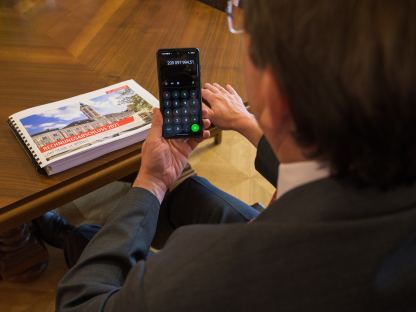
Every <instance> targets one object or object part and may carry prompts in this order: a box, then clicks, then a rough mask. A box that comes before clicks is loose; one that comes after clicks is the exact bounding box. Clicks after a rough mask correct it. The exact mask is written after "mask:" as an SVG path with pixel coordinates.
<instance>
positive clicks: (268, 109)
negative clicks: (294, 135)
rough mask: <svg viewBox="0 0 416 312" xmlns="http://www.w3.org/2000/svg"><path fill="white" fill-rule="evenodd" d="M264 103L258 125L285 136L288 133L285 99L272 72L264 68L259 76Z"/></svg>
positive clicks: (288, 119)
mask: <svg viewBox="0 0 416 312" xmlns="http://www.w3.org/2000/svg"><path fill="white" fill-rule="evenodd" d="M259 86H260V88H261V90H260V94H262V99H263V101H264V103H263V105H262V107H263V110H262V111H261V112H260V116H259V123H260V124H261V125H262V127H264V128H267V129H269V130H271V131H272V132H274V133H277V134H282V135H283V134H286V133H287V131H290V130H291V129H290V126H291V125H290V124H291V118H290V112H289V107H288V104H287V101H286V98H285V97H284V95H283V94H282V92H281V90H280V86H279V84H278V81H277V79H276V78H275V76H274V74H273V72H272V70H271V69H270V68H266V69H265V70H264V71H263V73H262V74H261V83H260V84H259Z"/></svg>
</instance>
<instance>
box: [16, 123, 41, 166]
mask: <svg viewBox="0 0 416 312" xmlns="http://www.w3.org/2000/svg"><path fill="white" fill-rule="evenodd" d="M9 124H10V125H11V126H12V127H13V129H14V130H15V131H16V132H17V133H18V134H19V136H20V138H21V139H22V141H23V143H24V144H25V145H26V147H27V149H28V150H29V151H30V153H31V154H32V156H33V159H34V160H35V161H36V162H37V164H38V165H39V166H40V165H42V162H41V161H40V158H39V157H38V156H37V154H36V152H35V151H34V150H33V148H32V147H31V145H30V144H29V142H28V140H27V138H26V136H25V134H24V133H23V131H22V130H20V128H19V127H18V126H17V123H16V121H15V120H14V119H13V117H10V118H9Z"/></svg>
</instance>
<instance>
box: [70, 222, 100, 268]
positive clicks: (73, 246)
mask: <svg viewBox="0 0 416 312" xmlns="http://www.w3.org/2000/svg"><path fill="white" fill-rule="evenodd" d="M100 229H101V226H100V225H97V224H82V225H80V226H79V227H77V228H75V229H74V230H72V231H71V232H69V233H68V234H67V235H66V236H65V240H64V256H65V261H66V264H67V266H68V268H71V267H72V266H73V265H74V264H75V263H76V262H77V261H78V259H79V257H80V256H81V253H82V251H83V250H84V249H85V247H86V246H87V244H88V243H89V241H90V240H91V239H92V238H93V237H94V235H95V234H96V233H97V232H98V231H99V230H100Z"/></svg>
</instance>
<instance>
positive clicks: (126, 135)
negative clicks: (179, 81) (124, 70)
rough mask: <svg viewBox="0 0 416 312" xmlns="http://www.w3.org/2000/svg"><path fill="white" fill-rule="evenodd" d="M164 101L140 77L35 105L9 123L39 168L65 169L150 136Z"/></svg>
mask: <svg viewBox="0 0 416 312" xmlns="http://www.w3.org/2000/svg"><path fill="white" fill-rule="evenodd" d="M154 107H159V102H158V100H157V99H156V98H155V97H154V96H153V95H152V94H151V93H149V92H148V91H146V90H145V89H144V88H142V87H141V86H140V85H139V84H138V83H136V82H135V81H134V80H127V81H123V82H120V83H117V84H115V85H111V86H108V87H106V88H102V89H99V90H95V91H92V92H89V93H85V94H82V95H78V96H75V97H72V98H69V99H65V100H60V101H57V102H53V103H49V104H44V105H40V106H36V107H32V108H29V109H26V110H23V111H20V112H18V113H16V114H13V115H12V116H10V117H9V120H8V122H9V125H10V128H11V129H12V131H13V133H14V134H15V136H16V138H17V139H18V141H19V142H20V143H21V145H22V147H23V150H24V151H25V152H26V154H27V155H28V156H29V158H30V159H31V161H32V162H33V163H34V164H35V166H36V168H37V169H38V170H40V171H41V172H45V173H46V174H48V175H52V174H55V173H59V172H62V171H64V170H67V169H70V168H72V167H75V166H78V165H80V164H83V163H85V162H87V161H90V160H92V159H95V158H97V157H100V156H102V155H104V154H107V153H109V152H112V151H115V150H118V149H121V148H123V147H126V146H129V145H132V144H134V143H137V142H140V141H142V140H144V139H145V137H146V135H147V132H148V130H149V128H150V123H151V120H152V114H153V108H154Z"/></svg>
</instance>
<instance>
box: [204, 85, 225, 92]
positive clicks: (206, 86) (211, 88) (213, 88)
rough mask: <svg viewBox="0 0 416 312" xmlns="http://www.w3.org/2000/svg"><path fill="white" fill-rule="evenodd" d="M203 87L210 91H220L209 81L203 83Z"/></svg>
mask: <svg viewBox="0 0 416 312" xmlns="http://www.w3.org/2000/svg"><path fill="white" fill-rule="evenodd" d="M204 88H205V89H208V90H209V91H211V92H212V93H221V92H220V90H219V89H218V88H217V87H215V86H214V85H212V84H210V83H206V84H204Z"/></svg>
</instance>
